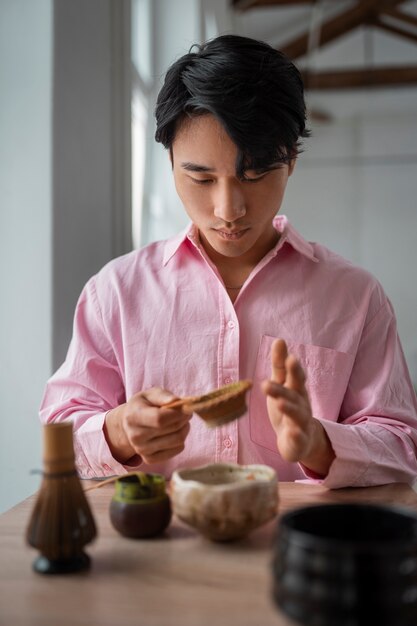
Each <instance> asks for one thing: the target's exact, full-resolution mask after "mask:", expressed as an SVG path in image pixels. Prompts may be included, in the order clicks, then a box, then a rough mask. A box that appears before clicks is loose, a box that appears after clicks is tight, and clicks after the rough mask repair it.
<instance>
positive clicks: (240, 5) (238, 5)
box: [232, 0, 316, 11]
mask: <svg viewBox="0 0 417 626" xmlns="http://www.w3.org/2000/svg"><path fill="white" fill-rule="evenodd" d="M315 2H316V0H232V7H233V8H234V9H237V10H238V11H248V10H249V9H253V8H257V7H267V6H281V7H283V6H290V5H296V4H314V3H315Z"/></svg>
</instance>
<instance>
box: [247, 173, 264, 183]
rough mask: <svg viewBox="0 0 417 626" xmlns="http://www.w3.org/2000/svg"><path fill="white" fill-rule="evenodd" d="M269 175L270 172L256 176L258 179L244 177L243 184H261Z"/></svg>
mask: <svg viewBox="0 0 417 626" xmlns="http://www.w3.org/2000/svg"><path fill="white" fill-rule="evenodd" d="M267 174H268V172H264V173H263V174H260V175H259V176H256V177H249V176H244V177H243V178H242V182H244V183H259V182H260V181H261V180H263V179H264V178H265V176H266V175H267Z"/></svg>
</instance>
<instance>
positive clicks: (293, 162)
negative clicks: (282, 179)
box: [288, 157, 297, 176]
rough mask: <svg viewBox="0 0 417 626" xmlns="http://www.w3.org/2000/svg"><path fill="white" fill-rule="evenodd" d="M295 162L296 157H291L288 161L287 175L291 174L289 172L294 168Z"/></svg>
mask: <svg viewBox="0 0 417 626" xmlns="http://www.w3.org/2000/svg"><path fill="white" fill-rule="evenodd" d="M296 162H297V159H296V157H294V158H293V159H291V161H290V162H289V163H288V176H291V174H292V173H293V171H294V168H295V164H296Z"/></svg>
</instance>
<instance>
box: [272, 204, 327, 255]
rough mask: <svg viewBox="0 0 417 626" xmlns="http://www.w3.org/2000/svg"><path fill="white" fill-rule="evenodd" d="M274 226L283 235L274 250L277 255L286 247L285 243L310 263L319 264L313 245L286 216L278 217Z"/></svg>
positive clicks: (274, 221)
mask: <svg viewBox="0 0 417 626" xmlns="http://www.w3.org/2000/svg"><path fill="white" fill-rule="evenodd" d="M273 225H274V227H275V228H276V229H277V231H278V232H279V233H281V237H280V238H279V241H278V243H277V245H276V247H275V250H274V253H275V254H276V253H277V252H278V250H279V249H280V248H281V247H282V246H283V245H284V243H285V242H287V243H288V244H289V245H290V246H291V247H292V248H294V250H296V251H297V252H299V253H300V254H302V255H303V256H305V257H307V258H308V259H310V261H314V262H315V263H318V261H319V260H318V258H317V257H316V255H315V254H314V247H313V244H311V243H310V242H309V241H307V240H306V239H304V237H303V236H302V235H300V233H299V232H298V231H297V230H296V229H295V228H294V226H292V225H291V224H290V222H289V221H288V218H287V217H286V215H277V216H276V217H275V218H274V220H273Z"/></svg>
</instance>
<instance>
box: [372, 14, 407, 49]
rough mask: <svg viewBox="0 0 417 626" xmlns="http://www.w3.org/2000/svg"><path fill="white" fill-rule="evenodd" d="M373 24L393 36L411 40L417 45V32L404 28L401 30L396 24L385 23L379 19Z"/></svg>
mask: <svg viewBox="0 0 417 626" xmlns="http://www.w3.org/2000/svg"><path fill="white" fill-rule="evenodd" d="M372 23H373V24H374V26H377V27H378V28H381V29H382V30H386V31H387V32H388V33H392V34H393V35H399V36H400V37H405V38H406V39H410V40H411V41H413V42H414V43H417V31H416V32H415V33H413V32H411V31H410V30H405V29H404V28H400V27H399V26H395V25H394V24H390V23H389V22H384V21H383V20H382V19H381V18H379V17H377V18H376V19H374V20H373V22H372Z"/></svg>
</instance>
